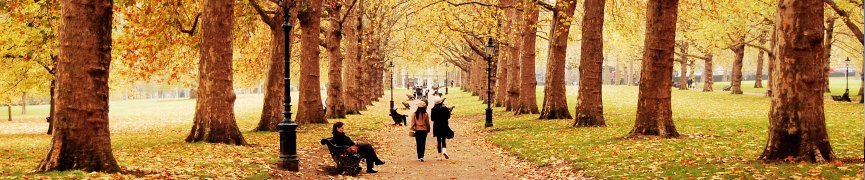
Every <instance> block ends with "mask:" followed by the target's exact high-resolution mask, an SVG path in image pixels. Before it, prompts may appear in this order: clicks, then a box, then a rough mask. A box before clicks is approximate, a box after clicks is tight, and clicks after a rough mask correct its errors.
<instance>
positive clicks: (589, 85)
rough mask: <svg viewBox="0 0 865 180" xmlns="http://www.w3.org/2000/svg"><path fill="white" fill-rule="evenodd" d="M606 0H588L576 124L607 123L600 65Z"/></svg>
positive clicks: (584, 22) (600, 124)
mask: <svg viewBox="0 0 865 180" xmlns="http://www.w3.org/2000/svg"><path fill="white" fill-rule="evenodd" d="M605 3H606V2H605V0H586V4H585V7H584V9H585V12H586V13H585V15H584V16H583V31H582V33H583V34H582V35H583V40H582V42H580V43H582V46H581V48H582V49H581V50H580V87H579V88H580V90H579V91H578V93H579V96H578V97H577V111H576V113H577V116H576V117H575V119H574V125H573V126H576V127H591V126H606V122H604V103H603V100H602V97H603V96H602V95H601V93H602V92H601V90H602V86H601V83H602V81H601V68H602V63H603V61H604V38H603V34H604V33H603V30H604V4H605Z"/></svg>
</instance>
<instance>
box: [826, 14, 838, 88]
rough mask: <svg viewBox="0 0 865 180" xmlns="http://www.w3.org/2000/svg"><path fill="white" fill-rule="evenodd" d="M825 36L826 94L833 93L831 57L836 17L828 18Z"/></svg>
mask: <svg viewBox="0 0 865 180" xmlns="http://www.w3.org/2000/svg"><path fill="white" fill-rule="evenodd" d="M824 31H825V32H824V34H825V35H826V38H823V48H824V50H823V52H825V53H823V71H824V73H823V78H824V79H826V82H825V83H823V84H825V85H824V87H826V93H831V92H832V91H831V90H830V89H829V70H830V69H831V66H830V64H831V59H830V58H831V57H832V33H833V32H835V17H831V16H829V17H826V26H825V28H824Z"/></svg>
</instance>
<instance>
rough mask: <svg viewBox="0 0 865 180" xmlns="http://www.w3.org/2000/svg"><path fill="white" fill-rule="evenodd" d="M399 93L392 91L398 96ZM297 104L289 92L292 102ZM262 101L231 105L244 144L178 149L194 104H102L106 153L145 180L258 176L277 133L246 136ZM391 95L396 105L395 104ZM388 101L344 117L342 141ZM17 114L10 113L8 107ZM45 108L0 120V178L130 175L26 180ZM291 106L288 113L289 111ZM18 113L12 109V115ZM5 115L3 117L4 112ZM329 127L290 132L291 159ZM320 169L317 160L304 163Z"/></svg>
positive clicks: (357, 133) (41, 142)
mask: <svg viewBox="0 0 865 180" xmlns="http://www.w3.org/2000/svg"><path fill="white" fill-rule="evenodd" d="M406 92H407V91H405V90H397V93H402V94H405V93H406ZM292 97H293V98H294V101H293V102H297V99H296V98H297V97H298V96H297V94H296V93H295V94H294V95H293V96H292ZM262 99H263V96H262V95H260V94H259V95H238V98H237V101H236V102H235V109H234V110H235V113H236V117H237V124H238V126H239V127H240V129H241V131H242V132H243V136H244V138H245V139H246V141H247V142H249V143H250V145H249V146H230V145H219V144H207V143H186V142H184V141H183V140H184V138H185V137H186V135H187V134H188V133H189V129H190V128H191V125H192V116H193V114H194V108H195V100H194V99H163V100H133V101H115V102H111V103H110V110H109V116H110V118H109V119H110V127H111V132H112V134H111V140H112V148H113V153H114V156H115V158H116V159H117V161H118V163H119V164H120V166H121V168H122V169H124V170H127V171H144V172H147V173H148V174H147V176H148V177H150V178H168V177H172V178H180V179H187V178H229V179H238V178H262V177H267V176H268V174H267V172H268V171H269V170H270V169H271V167H270V166H272V165H274V164H276V160H277V155H278V146H279V144H278V134H277V133H276V132H252V131H251V130H252V129H253V128H254V127H255V126H256V125H257V123H258V121H259V118H260V115H261V108H262V102H263V100H262ZM403 99H405V98H404V96H403V98H402V99H400V98H399V97H397V101H402V100H403ZM387 106H388V102H387V101H386V100H384V99H382V101H381V102H376V103H375V104H374V106H372V107H370V108H368V111H363V112H362V113H363V115H349V117H348V118H347V119H343V120H334V119H332V120H330V122H336V121H345V122H347V123H348V124H349V126H347V129H348V130H349V132H348V133H349V135H350V136H352V137H355V138H356V139H359V140H364V139H365V137H366V136H367V134H368V133H369V132H372V131H373V130H374V129H377V128H381V127H384V126H386V125H387V124H390V123H392V121H391V120H390V117H388V116H387V115H388V114H387V113H388V111H387V109H388V108H387ZM16 108H17V107H16ZM47 108H48V106H46V105H41V106H30V107H28V114H26V115H20V114H13V118H14V119H13V121H12V122H7V121H5V120H4V121H2V122H0V159H3V161H0V177H6V178H13V179H17V178H23V177H29V178H34V177H53V178H79V179H80V178H95V177H107V176H111V177H118V176H126V177H130V176H131V177H135V175H134V174H104V173H86V172H82V171H64V172H49V173H39V174H33V173H32V171H33V170H34V169H36V166H37V165H38V164H39V161H40V160H41V159H42V158H44V157H45V156H46V154H47V152H48V147H49V145H50V140H51V136H50V135H45V134H44V133H45V130H46V129H47V127H48V124H47V123H45V122H44V118H45V116H47V111H48V110H47ZM296 108H297V106H294V107H293V109H294V111H295V112H296ZM18 112H19V113H20V111H18ZM4 116H5V114H4ZM330 126H331V125H330V124H304V125H300V127H299V128H298V147H299V150H298V153H299V155H300V156H301V158H303V157H304V156H305V155H308V154H306V152H308V151H311V150H315V149H322V148H323V146H322V145H320V144H319V140H321V139H322V138H326V137H329V136H330ZM304 163H325V162H304Z"/></svg>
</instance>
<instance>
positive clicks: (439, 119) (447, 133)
mask: <svg viewBox="0 0 865 180" xmlns="http://www.w3.org/2000/svg"><path fill="white" fill-rule="evenodd" d="M433 102H434V103H435V106H433V108H432V110H431V111H430V119H431V120H432V121H433V136H435V137H436V149H437V150H438V152H439V153H441V154H442V155H444V157H445V159H450V156H448V151H447V139H450V138H453V137H454V131H453V130H451V127H450V125H449V123H450V122H449V121H450V118H451V110H450V109H448V108H447V107H445V106H444V98H441V97H435V99H433Z"/></svg>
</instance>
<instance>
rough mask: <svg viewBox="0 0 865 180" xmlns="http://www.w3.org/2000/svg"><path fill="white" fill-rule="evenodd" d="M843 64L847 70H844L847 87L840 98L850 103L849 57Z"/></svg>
mask: <svg viewBox="0 0 865 180" xmlns="http://www.w3.org/2000/svg"><path fill="white" fill-rule="evenodd" d="M844 63H846V65H847V68H846V69H844V78H845V79H846V81H847V82H846V83H847V85H846V86H847V87H846V88H844V95H841V97H843V98H844V100H846V101H847V102H850V101H852V100H850V57H847V60H844Z"/></svg>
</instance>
